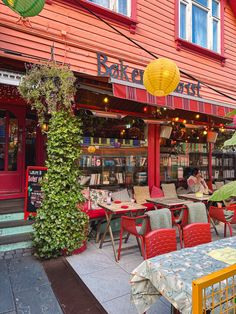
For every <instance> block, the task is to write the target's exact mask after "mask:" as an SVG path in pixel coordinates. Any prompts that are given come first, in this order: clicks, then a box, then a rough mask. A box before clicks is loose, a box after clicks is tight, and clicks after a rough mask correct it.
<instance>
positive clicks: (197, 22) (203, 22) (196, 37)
mask: <svg viewBox="0 0 236 314" xmlns="http://www.w3.org/2000/svg"><path fill="white" fill-rule="evenodd" d="M220 22H221V21H220V0H179V37H180V38H181V39H184V40H186V41H189V42H191V43H193V44H196V45H199V46H201V47H203V48H207V49H210V50H213V51H214V52H216V53H220V51H221V47H220V46H221V43H220Z"/></svg>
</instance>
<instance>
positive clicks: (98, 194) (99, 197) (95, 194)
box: [89, 189, 108, 210]
mask: <svg viewBox="0 0 236 314" xmlns="http://www.w3.org/2000/svg"><path fill="white" fill-rule="evenodd" d="M107 196H108V191H107V190H97V189H90V197H89V198H90V202H91V208H90V209H92V210H96V209H97V208H98V203H99V202H102V201H103V200H104V199H106V198H107Z"/></svg>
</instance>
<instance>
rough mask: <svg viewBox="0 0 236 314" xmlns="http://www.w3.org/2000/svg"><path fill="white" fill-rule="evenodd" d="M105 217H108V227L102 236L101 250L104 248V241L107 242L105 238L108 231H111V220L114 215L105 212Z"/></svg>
mask: <svg viewBox="0 0 236 314" xmlns="http://www.w3.org/2000/svg"><path fill="white" fill-rule="evenodd" d="M105 215H106V220H107V225H106V228H105V231H104V233H103V236H102V238H101V241H100V245H99V249H101V248H102V245H103V242H104V240H105V237H106V234H107V231H108V229H109V227H110V224H111V219H112V214H110V215H108V214H107V212H106V211H105Z"/></svg>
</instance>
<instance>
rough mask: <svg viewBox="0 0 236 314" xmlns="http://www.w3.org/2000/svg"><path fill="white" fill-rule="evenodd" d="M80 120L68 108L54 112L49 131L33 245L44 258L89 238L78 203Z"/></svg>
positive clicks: (86, 225)
mask: <svg viewBox="0 0 236 314" xmlns="http://www.w3.org/2000/svg"><path fill="white" fill-rule="evenodd" d="M80 142H81V121H80V120H79V119H78V118H77V117H75V116H73V115H72V114H71V113H70V112H68V111H56V112H52V118H51V120H50V124H49V131H48V147H47V152H48V161H47V163H46V165H47V167H48V172H47V174H46V175H45V180H44V181H43V191H44V201H43V204H42V207H41V208H40V209H39V210H38V214H37V217H36V221H35V223H34V230H35V233H34V246H35V248H36V254H37V255H38V256H39V257H41V258H50V257H56V256H58V255H61V254H62V251H63V250H64V249H66V252H67V253H68V254H70V253H71V252H72V251H73V250H75V249H76V248H78V247H80V246H81V245H82V243H83V241H84V240H85V239H86V233H87V228H88V218H87V215H86V214H85V213H83V212H81V211H80V210H79V209H78V208H77V207H76V204H77V203H80V202H82V201H83V196H82V194H81V186H80V185H79V183H78V176H79V170H78V167H77V166H76V160H77V159H78V157H79V155H80V153H81V150H80Z"/></svg>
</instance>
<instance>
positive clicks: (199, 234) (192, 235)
mask: <svg viewBox="0 0 236 314" xmlns="http://www.w3.org/2000/svg"><path fill="white" fill-rule="evenodd" d="M183 240H184V247H185V248H186V247H193V246H196V245H199V244H204V243H208V242H211V241H212V237H211V225H210V224H209V223H193V224H190V225H187V226H185V227H184V228H183Z"/></svg>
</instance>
